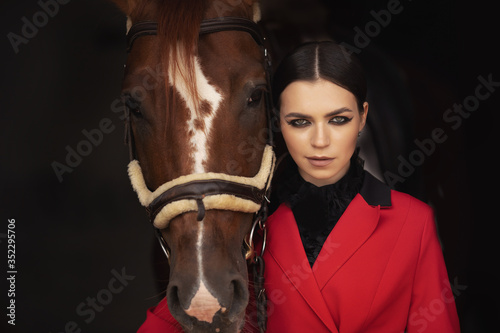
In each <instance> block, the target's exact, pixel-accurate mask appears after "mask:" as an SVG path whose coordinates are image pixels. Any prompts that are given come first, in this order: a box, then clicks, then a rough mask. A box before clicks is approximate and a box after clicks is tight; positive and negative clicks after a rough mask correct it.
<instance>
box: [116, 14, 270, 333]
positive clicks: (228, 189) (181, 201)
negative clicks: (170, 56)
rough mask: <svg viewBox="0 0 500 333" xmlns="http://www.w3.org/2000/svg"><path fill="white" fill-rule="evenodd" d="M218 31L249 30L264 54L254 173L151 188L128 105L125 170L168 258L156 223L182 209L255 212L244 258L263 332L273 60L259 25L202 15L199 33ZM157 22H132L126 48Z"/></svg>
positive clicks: (153, 31)
mask: <svg viewBox="0 0 500 333" xmlns="http://www.w3.org/2000/svg"><path fill="white" fill-rule="evenodd" d="M221 31H242V32H246V33H249V34H250V35H251V36H252V37H253V39H254V40H255V42H256V43H257V44H258V45H259V46H260V47H261V49H262V51H263V55H264V68H265V72H266V81H267V86H268V87H267V88H268V89H267V92H266V93H265V103H266V113H267V120H268V129H269V130H268V141H267V145H266V147H265V148H264V152H263V156H262V162H261V167H260V169H259V172H258V173H257V175H255V176H254V177H241V176H232V175H227V174H222V173H211V172H209V173H201V174H191V175H186V176H181V177H178V178H176V179H174V180H171V181H169V182H166V183H165V184H163V185H161V186H160V187H158V188H157V189H156V190H155V191H150V190H149V189H148V187H147V185H146V183H145V181H144V176H143V173H142V170H141V167H140V165H139V162H138V160H137V159H136V156H135V144H134V138H133V133H132V124H131V119H130V110H128V109H127V110H126V113H127V114H126V123H125V126H126V128H125V140H126V143H127V144H128V146H129V153H130V160H131V162H130V163H129V166H128V174H129V177H130V180H131V183H132V186H133V188H134V190H135V191H136V192H137V195H138V197H139V201H140V203H141V204H142V205H143V206H145V207H146V212H147V214H148V217H149V219H150V221H151V223H152V224H153V226H154V228H155V233H156V236H157V238H158V240H159V242H160V244H161V247H162V249H163V251H164V252H165V255H166V256H167V258H168V260H169V261H170V250H169V247H168V244H167V243H166V241H165V240H164V238H163V236H162V235H161V232H160V229H163V228H167V227H168V224H169V222H170V220H172V219H173V218H174V217H176V216H178V215H180V214H183V213H185V212H191V211H194V212H197V213H198V215H197V220H198V221H202V220H203V218H204V216H205V211H206V210H210V209H221V210H231V211H239V212H244V213H255V219H254V222H253V224H252V229H251V232H250V234H249V235H248V236H247V237H245V241H244V243H245V246H246V247H247V252H246V254H245V259H247V260H249V261H250V263H251V264H252V265H253V278H254V290H255V296H256V301H257V319H258V325H259V329H260V331H261V332H265V330H266V325H267V297H266V293H265V289H264V269H265V266H264V260H263V259H262V255H263V253H264V250H265V243H266V228H265V221H266V219H267V214H268V208H267V204H268V203H269V199H268V197H269V192H270V183H271V179H272V176H273V172H274V168H275V163H276V157H275V155H274V152H273V148H272V147H273V144H274V143H273V135H272V127H271V112H272V97H271V87H270V82H271V80H270V79H271V61H270V58H269V55H268V52H267V49H266V48H265V45H264V41H265V39H264V37H262V34H261V32H260V29H259V27H258V25H257V24H256V23H255V22H253V21H251V20H247V19H244V18H239V17H218V18H213V19H206V20H203V21H202V22H201V24H200V31H199V35H200V36H202V35H206V34H212V33H217V32H221ZM157 33H158V23H157V22H153V21H143V22H138V23H135V24H134V25H132V27H131V28H130V30H129V31H128V33H127V44H128V47H127V52H130V51H131V49H132V46H133V43H134V41H135V40H136V39H137V38H139V37H141V36H150V35H157ZM257 227H258V228H260V229H261V230H262V232H263V235H264V238H263V244H262V249H261V251H260V252H261V253H260V254H257V252H256V251H255V249H254V244H253V235H254V234H255V230H256V228H257Z"/></svg>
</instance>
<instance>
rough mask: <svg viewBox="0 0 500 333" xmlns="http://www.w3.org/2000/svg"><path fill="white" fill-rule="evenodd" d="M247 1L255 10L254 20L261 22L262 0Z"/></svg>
mask: <svg viewBox="0 0 500 333" xmlns="http://www.w3.org/2000/svg"><path fill="white" fill-rule="evenodd" d="M244 1H245V3H246V4H247V5H248V6H250V7H252V10H253V21H254V22H259V21H260V18H261V13H260V0H244Z"/></svg>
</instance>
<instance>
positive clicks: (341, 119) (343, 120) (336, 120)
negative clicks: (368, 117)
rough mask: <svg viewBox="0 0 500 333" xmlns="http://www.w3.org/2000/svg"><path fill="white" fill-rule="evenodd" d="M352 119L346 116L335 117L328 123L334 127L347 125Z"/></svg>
mask: <svg viewBox="0 0 500 333" xmlns="http://www.w3.org/2000/svg"><path fill="white" fill-rule="evenodd" d="M353 118H354V117H347V116H335V117H333V118H332V119H330V121H329V123H331V124H334V125H345V124H347V123H349V122H350V121H351V120H352V119H353Z"/></svg>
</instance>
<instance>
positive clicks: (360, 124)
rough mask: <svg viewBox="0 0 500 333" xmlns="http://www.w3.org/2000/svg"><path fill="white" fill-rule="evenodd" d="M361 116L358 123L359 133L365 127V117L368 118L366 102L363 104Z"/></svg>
mask: <svg viewBox="0 0 500 333" xmlns="http://www.w3.org/2000/svg"><path fill="white" fill-rule="evenodd" d="M359 115H360V116H361V121H360V122H359V131H360V132H361V130H362V129H363V128H364V127H365V125H366V117H367V116H368V102H364V103H363V111H362V113H360V114H359Z"/></svg>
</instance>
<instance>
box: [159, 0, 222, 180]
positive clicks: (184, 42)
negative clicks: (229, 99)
mask: <svg viewBox="0 0 500 333" xmlns="http://www.w3.org/2000/svg"><path fill="white" fill-rule="evenodd" d="M205 10H206V2H205V1H193V0H187V1H186V0H183V1H172V2H171V3H170V4H169V5H167V6H164V7H162V9H161V11H160V17H159V20H158V21H159V29H158V33H159V37H160V54H161V58H162V59H161V61H162V65H163V68H164V72H165V74H166V76H167V77H168V83H167V82H166V84H165V89H167V96H169V95H170V96H172V97H173V99H172V100H171V101H169V102H168V103H167V108H169V109H170V110H167V114H168V115H169V117H170V119H167V121H168V122H170V123H171V124H173V123H175V121H174V119H173V117H175V113H176V112H178V111H176V110H180V109H183V108H185V109H187V112H188V113H189V117H188V121H187V131H188V136H189V140H190V145H191V146H192V148H193V151H192V152H191V155H192V158H193V160H194V166H193V172H194V173H202V172H205V168H204V163H205V162H206V160H207V158H208V156H207V151H208V148H207V147H206V145H207V139H208V135H209V131H210V129H211V125H212V119H213V116H214V114H215V112H216V111H217V109H218V108H219V104H220V102H221V100H222V96H221V94H220V93H219V91H217V88H216V87H215V86H213V85H212V84H210V83H209V81H208V79H207V78H206V76H205V75H204V73H203V70H202V68H201V64H200V61H199V59H198V57H197V49H198V39H199V30H200V24H201V21H202V20H203V17H204V14H205ZM170 89H173V90H174V93H173V94H168V90H170ZM179 97H180V98H179Z"/></svg>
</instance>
